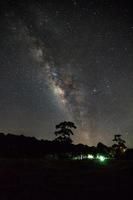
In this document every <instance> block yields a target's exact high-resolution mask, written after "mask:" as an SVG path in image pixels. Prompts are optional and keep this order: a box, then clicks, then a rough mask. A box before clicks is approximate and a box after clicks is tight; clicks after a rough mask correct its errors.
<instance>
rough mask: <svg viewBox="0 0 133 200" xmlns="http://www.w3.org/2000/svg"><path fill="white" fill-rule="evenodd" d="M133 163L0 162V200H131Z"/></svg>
mask: <svg viewBox="0 0 133 200" xmlns="http://www.w3.org/2000/svg"><path fill="white" fill-rule="evenodd" d="M132 170H133V161H124V160H119V161H115V160H112V161H109V160H107V161H106V162H104V163H99V162H98V161H87V160H86V161H84V160H82V161H72V160H45V159H0V200H7V199H11V200H21V199H23V200H34V199H37V200H40V199H48V200H51V199H53V200H56V199H62V200H65V199H68V200H71V199H73V200H74V199H126V200H127V199H131V198H130V196H129V195H130V193H131V182H132V174H131V172H132Z"/></svg>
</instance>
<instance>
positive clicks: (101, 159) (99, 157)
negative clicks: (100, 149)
mask: <svg viewBox="0 0 133 200" xmlns="http://www.w3.org/2000/svg"><path fill="white" fill-rule="evenodd" d="M97 159H99V160H100V161H101V162H104V161H105V160H106V157H104V156H102V155H98V156H97Z"/></svg>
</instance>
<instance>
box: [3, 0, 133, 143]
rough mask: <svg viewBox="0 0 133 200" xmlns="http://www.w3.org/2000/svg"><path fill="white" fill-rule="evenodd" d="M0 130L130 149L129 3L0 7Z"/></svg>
mask: <svg viewBox="0 0 133 200" xmlns="http://www.w3.org/2000/svg"><path fill="white" fill-rule="evenodd" d="M0 8H1V11H0V13H1V15H0V24H1V30H0V130H1V131H4V132H13V133H16V134H24V135H32V136H36V137H37V138H44V139H53V138H54V134H53V132H54V128H55V125H56V124H58V123H59V122H60V121H67V120H68V121H71V120H72V121H73V122H74V123H75V124H76V126H77V134H75V136H74V138H73V139H74V141H75V142H76V143H77V142H78V143H79V142H80V143H85V144H88V145H95V144H96V143H97V142H99V141H101V142H103V143H105V144H111V141H112V138H113V135H114V134H122V135H123V138H124V139H125V140H127V144H128V145H129V146H132V145H133V143H132V141H133V136H132V132H133V16H132V9H131V5H130V2H129V1H125V2H124V3H122V2H121V1H117V2H116V1H113V0H112V1H111V0H109V1H106V0H101V1H98V0H90V1H87V0H86V1H80V0H71V1H62V2H59V1H52V0H49V1H48V0H46V1H35V0H34V1H32V2H29V1H14V0H12V1H11V0H8V1H4V0H3V2H2V1H1V5H0Z"/></svg>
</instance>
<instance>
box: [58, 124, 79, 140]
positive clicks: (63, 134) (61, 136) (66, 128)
mask: <svg viewBox="0 0 133 200" xmlns="http://www.w3.org/2000/svg"><path fill="white" fill-rule="evenodd" d="M72 128H74V129H76V128H77V127H76V126H75V124H74V123H73V122H70V121H68V122H66V121H64V122H61V123H60V124H57V125H56V129H58V130H57V131H55V135H56V136H57V138H56V139H55V140H56V141H59V142H64V143H72V139H71V135H73V132H72V130H71V129H72Z"/></svg>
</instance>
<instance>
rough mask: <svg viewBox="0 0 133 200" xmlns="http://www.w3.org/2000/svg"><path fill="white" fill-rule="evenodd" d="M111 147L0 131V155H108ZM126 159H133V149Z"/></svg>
mask: <svg viewBox="0 0 133 200" xmlns="http://www.w3.org/2000/svg"><path fill="white" fill-rule="evenodd" d="M109 152H110V147H107V146H106V145H104V144H102V143H98V145H97V147H94V146H92V147H89V146H87V145H83V144H77V145H75V144H72V143H66V142H60V141H58V140H53V141H49V140H38V139H36V138H35V137H27V136H24V135H14V134H11V133H8V134H4V133H0V157H8V158H10V157H11V158H12V157H16V158H45V157H51V158H56V157H67V158H71V157H74V156H80V155H87V154H93V155H96V154H97V153H102V154H103V155H108V154H109ZM124 158H125V159H133V149H128V150H127V151H126V153H125V155H124Z"/></svg>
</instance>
